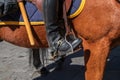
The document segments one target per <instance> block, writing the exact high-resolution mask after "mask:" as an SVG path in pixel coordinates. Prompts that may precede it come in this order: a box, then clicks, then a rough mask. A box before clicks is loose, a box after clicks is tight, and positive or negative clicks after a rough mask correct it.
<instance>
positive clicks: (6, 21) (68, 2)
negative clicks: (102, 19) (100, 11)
mask: <svg viewBox="0 0 120 80" xmlns="http://www.w3.org/2000/svg"><path fill="white" fill-rule="evenodd" d="M19 1H20V2H19V3H20V4H21V2H22V0H19ZM23 1H24V0H23ZM27 1H29V0H27ZM30 2H31V1H30ZM79 2H81V3H79ZM84 2H85V0H65V2H64V5H63V8H64V9H63V12H64V19H65V20H67V18H68V17H67V15H66V12H70V10H71V8H72V6H73V5H74V3H78V4H77V5H78V6H79V5H80V4H82V3H83V4H84ZM32 3H33V4H35V5H36V7H37V8H39V9H40V10H41V9H42V6H41V5H42V0H32ZM38 3H39V4H38ZM26 4H27V3H26ZM33 4H30V5H28V7H27V8H26V12H27V11H28V12H27V15H28V17H27V18H31V15H32V14H31V12H29V10H30V11H32V10H36V8H35V6H33ZM75 5H76V4H75ZM19 6H20V5H19ZM30 6H33V7H34V8H33V9H32V10H31V8H29V7H30ZM23 7H24V5H23V3H22V9H23ZM25 7H26V5H25ZM27 9H28V10H27ZM80 10H81V11H82V9H78V11H77V14H78V13H79V12H80ZM21 12H22V10H21ZM24 12H25V11H24ZM38 12H39V10H38ZM16 13H17V16H16ZM16 13H15V14H12V15H8V16H6V17H2V18H0V20H2V22H0V25H25V23H24V22H19V20H22V21H24V20H23V19H22V17H23V15H22V17H21V15H20V16H18V14H21V13H19V12H16ZM29 14H30V15H29ZM36 14H38V13H36ZM38 16H41V14H38V15H37V16H36V17H34V18H33V19H35V18H38ZM75 16H76V13H75V15H74V14H73V15H72V16H71V15H70V16H69V18H73V17H75ZM10 18H11V19H10ZM16 19H17V20H18V21H17V23H16V22H15V21H16ZM29 20H30V19H29ZM10 21H12V22H10ZM37 21H39V20H37ZM31 22H32V21H31V20H30V23H31ZM65 22H67V21H65ZM27 23H29V22H28V21H27ZM41 23H42V24H43V23H44V22H40V21H39V22H33V24H32V23H31V24H29V25H36V24H37V25H41ZM66 24H68V23H66ZM66 28H68V27H66ZM68 32H69V31H68ZM28 35H29V33H28Z"/></svg>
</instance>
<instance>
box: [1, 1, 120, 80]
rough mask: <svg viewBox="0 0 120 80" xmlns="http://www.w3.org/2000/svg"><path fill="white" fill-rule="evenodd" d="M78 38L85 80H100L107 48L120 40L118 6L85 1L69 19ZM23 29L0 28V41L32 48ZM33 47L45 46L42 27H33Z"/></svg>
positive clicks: (109, 3)
mask: <svg viewBox="0 0 120 80" xmlns="http://www.w3.org/2000/svg"><path fill="white" fill-rule="evenodd" d="M71 20H72V23H73V27H74V29H75V32H76V34H77V36H78V37H80V38H82V39H83V48H84V52H85V67H86V72H85V79H86V80H102V78H103V74H104V68H105V63H106V59H107V56H108V54H109V51H110V48H111V47H113V46H115V45H116V44H119V42H118V40H120V38H119V37H120V4H119V3H118V2H117V1H116V0H94V1H93V0H86V4H85V8H84V10H83V11H82V13H81V14H80V15H79V16H77V17H76V18H74V19H71ZM25 34H26V30H25V27H23V26H18V27H14V26H6V27H5V26H1V27H0V38H1V39H3V40H6V41H8V42H11V43H13V44H16V45H19V46H24V47H32V46H30V45H29V40H28V37H27V35H25ZM33 35H34V40H35V43H36V44H35V46H33V47H34V48H38V47H47V41H46V37H45V28H44V27H43V26H33Z"/></svg>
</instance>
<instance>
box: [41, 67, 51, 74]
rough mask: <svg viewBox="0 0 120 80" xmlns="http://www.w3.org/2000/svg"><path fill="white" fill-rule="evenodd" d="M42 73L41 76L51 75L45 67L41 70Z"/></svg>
mask: <svg viewBox="0 0 120 80" xmlns="http://www.w3.org/2000/svg"><path fill="white" fill-rule="evenodd" d="M40 73H41V75H47V74H48V73H49V71H48V70H47V69H46V68H45V67H43V68H42V69H41V70H40Z"/></svg>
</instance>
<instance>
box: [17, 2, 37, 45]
mask: <svg viewBox="0 0 120 80" xmlns="http://www.w3.org/2000/svg"><path fill="white" fill-rule="evenodd" d="M18 4H19V7H20V11H21V14H22V17H23V20H24V22H25V27H26V30H27V34H28V38H29V41H30V44H31V45H34V44H35V42H34V38H33V34H32V30H31V27H30V22H29V20H28V17H27V13H26V10H25V7H24V4H23V2H22V1H19V2H18Z"/></svg>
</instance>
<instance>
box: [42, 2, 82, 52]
mask: <svg viewBox="0 0 120 80" xmlns="http://www.w3.org/2000/svg"><path fill="white" fill-rule="evenodd" d="M43 1H44V2H43V14H44V21H45V23H46V32H47V37H48V42H49V45H50V47H54V48H55V49H56V48H58V50H59V51H61V52H69V51H70V50H71V48H70V45H69V44H68V43H67V42H66V40H65V39H64V36H63V35H62V34H60V32H61V30H62V27H61V25H60V24H58V22H59V20H58V9H59V8H58V6H59V0H43ZM64 31H65V30H64ZM64 35H65V33H64ZM80 43H81V40H80V39H74V40H73V41H71V44H72V47H73V48H75V47H77V46H78V45H79V44H80Z"/></svg>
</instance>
